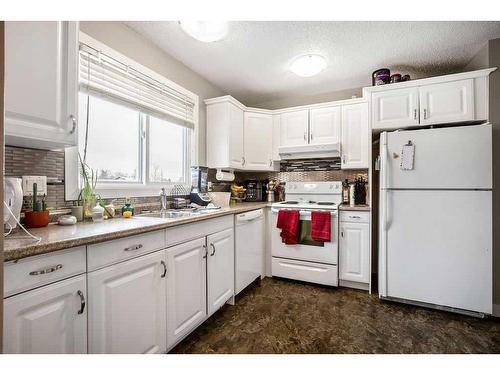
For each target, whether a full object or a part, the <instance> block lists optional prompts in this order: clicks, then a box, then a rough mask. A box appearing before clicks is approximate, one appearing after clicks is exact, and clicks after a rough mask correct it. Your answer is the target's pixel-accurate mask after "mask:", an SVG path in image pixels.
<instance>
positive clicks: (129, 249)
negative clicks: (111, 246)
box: [123, 244, 142, 251]
mask: <svg viewBox="0 0 500 375" xmlns="http://www.w3.org/2000/svg"><path fill="white" fill-rule="evenodd" d="M141 248H142V244H139V245H134V246H129V247H126V248H125V249H123V250H124V251H134V250H139V249H141Z"/></svg>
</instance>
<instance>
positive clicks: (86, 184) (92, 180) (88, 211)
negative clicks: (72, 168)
mask: <svg viewBox="0 0 500 375" xmlns="http://www.w3.org/2000/svg"><path fill="white" fill-rule="evenodd" d="M78 159H79V160H80V174H81V176H82V188H81V189H80V194H79V195H78V202H82V205H83V207H84V211H85V212H84V214H85V216H87V217H88V216H92V207H93V205H94V204H95V202H96V201H97V200H100V197H99V195H98V194H97V192H96V185H97V171H94V169H92V168H90V167H89V166H88V165H87V163H86V162H85V160H84V159H82V157H81V155H80V153H78Z"/></svg>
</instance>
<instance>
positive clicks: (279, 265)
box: [272, 257, 338, 286]
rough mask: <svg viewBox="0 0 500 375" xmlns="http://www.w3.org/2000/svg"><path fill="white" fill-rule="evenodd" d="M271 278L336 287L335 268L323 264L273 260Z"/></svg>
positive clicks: (336, 273)
mask: <svg viewBox="0 0 500 375" xmlns="http://www.w3.org/2000/svg"><path fill="white" fill-rule="evenodd" d="M272 274H273V276H278V277H285V278H287V279H293V280H302V281H307V282H310V283H316V284H323V285H331V286H337V285H338V272H337V266H334V265H331V264H324V263H313V262H304V261H300V260H293V259H284V258H274V257H273V260H272Z"/></svg>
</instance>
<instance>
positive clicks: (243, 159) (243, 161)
mask: <svg viewBox="0 0 500 375" xmlns="http://www.w3.org/2000/svg"><path fill="white" fill-rule="evenodd" d="M241 165H245V157H244V156H242V157H241Z"/></svg>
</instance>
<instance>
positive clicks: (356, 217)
mask: <svg viewBox="0 0 500 375" xmlns="http://www.w3.org/2000/svg"><path fill="white" fill-rule="evenodd" d="M349 217H350V218H351V219H361V216H351V215H349Z"/></svg>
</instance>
